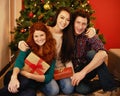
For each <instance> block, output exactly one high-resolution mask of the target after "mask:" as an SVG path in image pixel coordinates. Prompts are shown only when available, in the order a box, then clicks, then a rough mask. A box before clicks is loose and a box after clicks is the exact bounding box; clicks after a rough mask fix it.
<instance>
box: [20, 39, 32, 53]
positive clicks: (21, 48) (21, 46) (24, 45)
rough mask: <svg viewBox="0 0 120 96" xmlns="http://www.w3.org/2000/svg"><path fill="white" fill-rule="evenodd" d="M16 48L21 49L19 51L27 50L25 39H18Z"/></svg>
mask: <svg viewBox="0 0 120 96" xmlns="http://www.w3.org/2000/svg"><path fill="white" fill-rule="evenodd" d="M18 48H19V49H20V50H21V51H27V50H28V49H30V48H29V46H28V44H27V43H26V42H25V41H20V42H19V43H18Z"/></svg>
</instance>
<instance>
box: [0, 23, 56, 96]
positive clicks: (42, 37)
mask: <svg viewBox="0 0 120 96" xmlns="http://www.w3.org/2000/svg"><path fill="white" fill-rule="evenodd" d="M26 42H27V44H28V45H29V47H30V49H29V50H27V51H20V53H19V55H18V57H17V59H16V61H15V65H14V68H13V71H10V72H8V73H7V75H6V77H5V79H6V80H5V82H4V83H5V86H4V87H3V88H2V89H0V94H2V96H16V95H17V96H36V90H35V89H36V88H37V87H39V89H40V88H41V91H42V89H44V88H47V85H48V86H49V82H50V81H51V80H52V78H53V73H54V67H55V62H56V61H55V56H56V52H55V50H56V49H55V48H56V41H55V40H54V39H53V37H52V34H51V33H50V32H49V30H48V28H47V27H46V26H45V25H44V24H43V23H40V22H37V23H34V24H33V25H32V26H31V28H30V34H29V36H28V39H27V41H26ZM30 52H34V53H35V54H36V55H38V56H39V57H40V58H42V59H43V60H44V61H46V62H47V63H48V64H49V65H50V68H49V69H48V71H47V72H46V73H45V74H44V75H37V74H33V73H29V72H27V71H25V70H22V68H23V67H24V61H25V58H26V57H27V56H28V55H29V53H30Z"/></svg>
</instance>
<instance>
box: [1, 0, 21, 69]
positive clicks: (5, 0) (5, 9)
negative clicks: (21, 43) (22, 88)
mask: <svg viewBox="0 0 120 96" xmlns="http://www.w3.org/2000/svg"><path fill="white" fill-rule="evenodd" d="M21 2H22V0H0V71H1V70H2V69H3V68H4V67H5V66H6V65H7V64H8V63H9V62H10V56H11V54H10V50H9V47H8V45H9V42H10V40H11V34H10V31H11V30H13V28H14V26H15V19H16V18H18V17H19V11H20V10H21Z"/></svg>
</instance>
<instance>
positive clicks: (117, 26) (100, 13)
mask: <svg viewBox="0 0 120 96" xmlns="http://www.w3.org/2000/svg"><path fill="white" fill-rule="evenodd" d="M89 1H90V4H91V5H92V8H93V9H94V10H95V13H94V14H93V15H94V16H95V17H96V20H95V21H94V24H95V28H98V29H100V33H103V34H104V37H105V39H106V44H105V47H106V48H107V49H110V48H120V0H89Z"/></svg>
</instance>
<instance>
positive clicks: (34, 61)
mask: <svg viewBox="0 0 120 96" xmlns="http://www.w3.org/2000/svg"><path fill="white" fill-rule="evenodd" d="M49 67H50V65H49V64H47V63H46V62H45V61H44V60H43V59H41V58H40V57H38V56H37V55H36V54H34V53H33V52H31V53H30V54H29V55H28V56H27V58H26V59H25V65H24V67H23V70H25V71H27V72H30V73H34V74H40V75H43V74H44V73H45V72H46V71H47V70H48V69H49Z"/></svg>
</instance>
